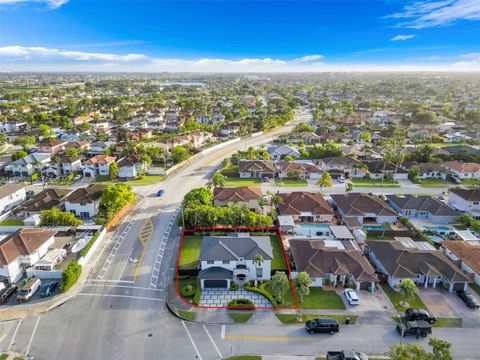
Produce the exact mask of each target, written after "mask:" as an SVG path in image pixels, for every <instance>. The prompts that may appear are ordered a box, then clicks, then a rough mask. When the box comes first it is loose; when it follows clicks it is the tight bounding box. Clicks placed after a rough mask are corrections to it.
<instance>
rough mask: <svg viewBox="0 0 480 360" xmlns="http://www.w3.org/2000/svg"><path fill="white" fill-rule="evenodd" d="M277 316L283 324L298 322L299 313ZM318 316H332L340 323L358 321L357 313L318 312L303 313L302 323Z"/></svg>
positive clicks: (331, 317)
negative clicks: (324, 313)
mask: <svg viewBox="0 0 480 360" xmlns="http://www.w3.org/2000/svg"><path fill="white" fill-rule="evenodd" d="M275 316H276V317H277V318H278V320H280V321H281V322H282V323H283V324H298V323H299V322H298V321H297V314H275ZM317 318H330V319H335V320H337V321H338V322H339V323H340V324H345V319H346V318H349V319H350V324H352V325H353V324H355V323H356V322H357V319H358V316H357V315H330V314H328V315H317V314H303V315H302V321H301V322H302V323H304V322H306V321H308V320H312V319H317Z"/></svg>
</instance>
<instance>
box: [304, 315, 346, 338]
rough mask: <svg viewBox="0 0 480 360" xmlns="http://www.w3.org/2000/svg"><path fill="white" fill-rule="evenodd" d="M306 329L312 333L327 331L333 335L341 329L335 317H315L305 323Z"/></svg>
mask: <svg viewBox="0 0 480 360" xmlns="http://www.w3.org/2000/svg"><path fill="white" fill-rule="evenodd" d="M305 330H307V331H308V332H309V333H310V334H314V333H327V334H331V335H333V334H335V333H337V332H339V331H340V326H339V325H338V321H337V320H335V319H327V318H325V319H313V320H309V321H307V322H306V323H305Z"/></svg>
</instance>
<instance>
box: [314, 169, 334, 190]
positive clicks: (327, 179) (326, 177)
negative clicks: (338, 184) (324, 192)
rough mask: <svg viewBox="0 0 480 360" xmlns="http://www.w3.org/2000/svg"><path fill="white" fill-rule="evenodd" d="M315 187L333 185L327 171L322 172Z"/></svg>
mask: <svg viewBox="0 0 480 360" xmlns="http://www.w3.org/2000/svg"><path fill="white" fill-rule="evenodd" d="M317 185H320V187H331V186H332V185H333V182H332V177H331V176H330V173H329V172H328V171H324V172H323V174H322V177H321V178H320V179H318V181H317Z"/></svg>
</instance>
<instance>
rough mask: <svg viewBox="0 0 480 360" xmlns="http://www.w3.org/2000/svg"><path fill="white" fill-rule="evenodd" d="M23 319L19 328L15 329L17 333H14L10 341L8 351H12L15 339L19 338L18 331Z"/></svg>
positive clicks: (18, 325) (18, 326) (19, 323)
mask: <svg viewBox="0 0 480 360" xmlns="http://www.w3.org/2000/svg"><path fill="white" fill-rule="evenodd" d="M22 321H23V319H20V321H19V322H18V324H17V327H16V328H15V332H14V333H13V336H12V339H11V340H10V343H9V344H8V349H7V350H9V351H10V350H11V348H12V346H13V344H14V343H15V337H16V336H17V332H18V329H19V328H20V325H22Z"/></svg>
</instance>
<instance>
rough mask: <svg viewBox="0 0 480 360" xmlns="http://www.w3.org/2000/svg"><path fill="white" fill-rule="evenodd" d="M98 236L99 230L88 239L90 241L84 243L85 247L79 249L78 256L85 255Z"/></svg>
mask: <svg viewBox="0 0 480 360" xmlns="http://www.w3.org/2000/svg"><path fill="white" fill-rule="evenodd" d="M99 236H100V231H99V230H97V232H96V233H95V235H93V237H92V238H91V239H90V241H89V242H88V244H87V245H85V247H84V248H83V249H82V251H80V256H81V257H84V256H85V255H87V253H88V251H89V250H90V248H91V247H92V246H93V244H94V243H95V241H97V239H98V237H99Z"/></svg>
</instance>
